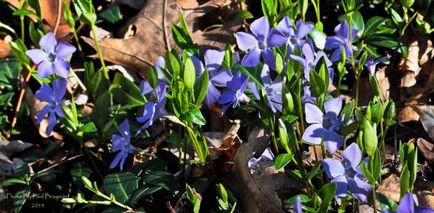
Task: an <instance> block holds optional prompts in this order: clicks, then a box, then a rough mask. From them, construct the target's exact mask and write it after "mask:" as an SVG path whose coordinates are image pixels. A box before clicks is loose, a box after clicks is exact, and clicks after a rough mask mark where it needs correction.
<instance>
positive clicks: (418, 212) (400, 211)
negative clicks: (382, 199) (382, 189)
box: [382, 192, 434, 213]
mask: <svg viewBox="0 0 434 213" xmlns="http://www.w3.org/2000/svg"><path fill="white" fill-rule="evenodd" d="M417 203H418V201H417V198H416V197H415V196H414V195H413V194H411V193H410V192H407V193H406V194H405V195H404V197H402V198H401V201H400V202H399V205H398V208H397V209H396V213H434V210H433V209H431V208H429V207H422V206H417ZM415 204H416V206H415ZM382 212H383V213H393V211H390V210H384V211H382Z"/></svg>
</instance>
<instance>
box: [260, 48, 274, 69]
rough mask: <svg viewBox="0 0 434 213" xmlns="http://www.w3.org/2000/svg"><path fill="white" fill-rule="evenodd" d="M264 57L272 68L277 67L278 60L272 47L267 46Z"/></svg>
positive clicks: (263, 52) (263, 53)
mask: <svg viewBox="0 0 434 213" xmlns="http://www.w3.org/2000/svg"><path fill="white" fill-rule="evenodd" d="M261 55H262V58H263V59H264V62H265V64H267V65H268V66H269V67H270V69H272V70H275V69H276V61H275V60H274V51H273V50H272V49H271V48H267V49H265V50H263V51H262V54H261Z"/></svg>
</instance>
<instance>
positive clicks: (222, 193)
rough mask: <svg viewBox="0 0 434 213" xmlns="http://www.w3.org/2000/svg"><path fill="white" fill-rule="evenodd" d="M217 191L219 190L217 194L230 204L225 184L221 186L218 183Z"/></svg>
mask: <svg viewBox="0 0 434 213" xmlns="http://www.w3.org/2000/svg"><path fill="white" fill-rule="evenodd" d="M216 189H217V192H218V193H219V196H220V198H221V199H222V200H223V201H224V202H225V203H228V202H229V200H228V193H227V191H226V189H225V186H223V184H221V183H218V184H217V185H216Z"/></svg>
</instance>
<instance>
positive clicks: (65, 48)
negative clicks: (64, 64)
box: [56, 41, 76, 60]
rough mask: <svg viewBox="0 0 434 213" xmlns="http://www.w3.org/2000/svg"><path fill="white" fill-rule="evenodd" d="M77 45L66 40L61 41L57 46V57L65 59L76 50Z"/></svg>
mask: <svg viewBox="0 0 434 213" xmlns="http://www.w3.org/2000/svg"><path fill="white" fill-rule="evenodd" d="M75 50H76V49H75V47H74V46H72V45H71V44H69V43H66V42H62V41H61V42H59V45H57V47H56V58H57V59H61V60H65V59H66V58H68V57H69V56H71V55H72V54H73V53H74V52H75Z"/></svg>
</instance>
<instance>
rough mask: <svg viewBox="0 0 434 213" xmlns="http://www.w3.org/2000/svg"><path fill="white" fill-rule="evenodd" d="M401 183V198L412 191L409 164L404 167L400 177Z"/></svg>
mask: <svg viewBox="0 0 434 213" xmlns="http://www.w3.org/2000/svg"><path fill="white" fill-rule="evenodd" d="M399 185H400V186H401V198H402V197H404V195H405V193H407V192H409V191H410V172H409V171H408V167H407V164H404V167H402V170H401V175H400V177H399Z"/></svg>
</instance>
